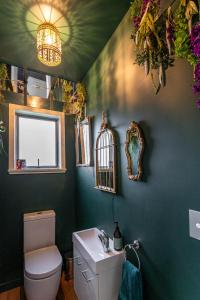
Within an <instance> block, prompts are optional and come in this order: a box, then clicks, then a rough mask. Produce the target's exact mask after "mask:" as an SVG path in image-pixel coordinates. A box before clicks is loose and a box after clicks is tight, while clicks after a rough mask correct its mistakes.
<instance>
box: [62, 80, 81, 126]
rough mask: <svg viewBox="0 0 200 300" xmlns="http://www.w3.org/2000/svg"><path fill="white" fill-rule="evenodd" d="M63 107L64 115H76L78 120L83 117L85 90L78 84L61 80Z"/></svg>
mask: <svg viewBox="0 0 200 300" xmlns="http://www.w3.org/2000/svg"><path fill="white" fill-rule="evenodd" d="M63 90H64V101H65V104H64V107H63V110H64V112H66V113H72V114H76V116H77V119H78V120H82V119H84V117H85V104H86V89H85V87H84V85H83V84H82V83H80V82H78V83H77V84H74V83H72V82H70V81H67V80H63Z"/></svg>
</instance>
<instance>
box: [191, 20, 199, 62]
mask: <svg viewBox="0 0 200 300" xmlns="http://www.w3.org/2000/svg"><path fill="white" fill-rule="evenodd" d="M190 45H191V50H192V53H193V54H194V55H195V56H196V57H197V58H200V22H198V23H196V24H195V25H194V26H193V27H192V32H191V36H190Z"/></svg>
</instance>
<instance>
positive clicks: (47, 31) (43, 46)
mask: <svg viewBox="0 0 200 300" xmlns="http://www.w3.org/2000/svg"><path fill="white" fill-rule="evenodd" d="M61 55H62V45H61V38H60V33H59V31H58V29H57V28H56V26H54V25H53V24H51V23H48V22H44V23H42V24H41V25H39V27H38V29H37V57H38V59H39V61H41V63H43V64H44V65H47V66H49V67H55V66H58V65H59V64H60V63H61Z"/></svg>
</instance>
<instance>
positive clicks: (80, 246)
mask: <svg viewBox="0 0 200 300" xmlns="http://www.w3.org/2000/svg"><path fill="white" fill-rule="evenodd" d="M100 233H101V232H100V230H99V229H98V228H91V229H87V230H82V231H78V232H74V233H73V243H74V246H75V247H76V248H77V250H78V251H79V252H80V253H81V255H82V256H83V257H84V259H85V260H86V261H87V262H88V263H89V264H90V265H91V266H92V269H93V271H94V272H95V273H96V274H99V272H100V271H102V270H103V269H105V268H108V267H109V268H116V267H118V266H119V265H121V264H122V261H123V260H124V252H123V251H115V250H114V248H113V241H112V240H111V239H109V244H110V251H109V252H108V253H106V252H104V250H103V246H102V244H101V241H100V240H99V238H98V234H100Z"/></svg>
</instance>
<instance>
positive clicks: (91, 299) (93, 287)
mask: <svg viewBox="0 0 200 300" xmlns="http://www.w3.org/2000/svg"><path fill="white" fill-rule="evenodd" d="M74 289H75V292H76V295H77V297H78V300H98V277H97V276H96V275H95V274H93V272H92V271H91V270H90V268H89V266H88V264H87V263H86V262H85V261H84V259H83V257H82V256H81V255H80V253H79V251H78V250H77V249H76V248H75V247H74Z"/></svg>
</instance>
